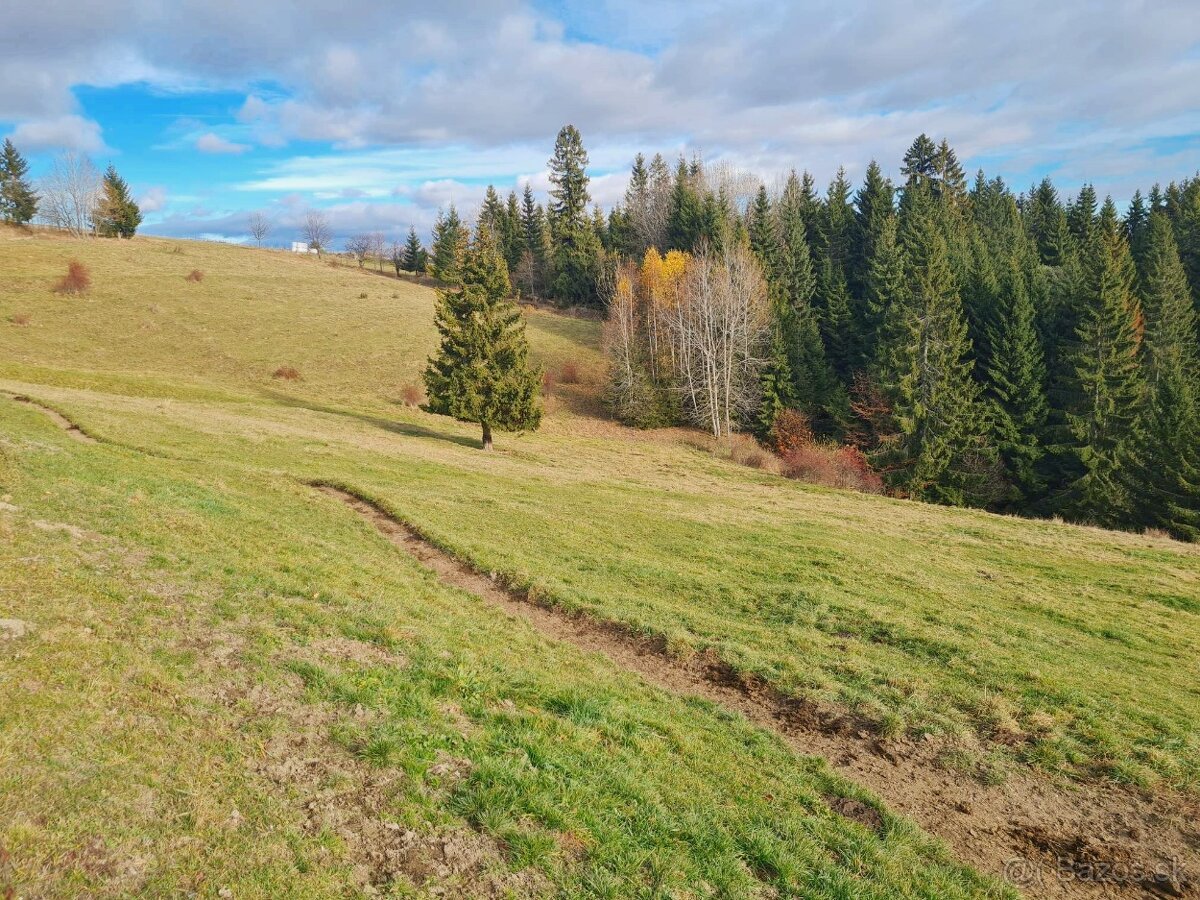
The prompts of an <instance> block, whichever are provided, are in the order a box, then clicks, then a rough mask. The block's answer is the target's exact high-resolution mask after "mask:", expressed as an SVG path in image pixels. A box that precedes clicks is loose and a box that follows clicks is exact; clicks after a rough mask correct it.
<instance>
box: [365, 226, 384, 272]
mask: <svg viewBox="0 0 1200 900" xmlns="http://www.w3.org/2000/svg"><path fill="white" fill-rule="evenodd" d="M367 245H368V255H369V256H370V257H371V259H373V260H375V266H376V267H377V268H378V269H379V271H380V272H382V271H383V261H384V258H385V256H386V254H387V238H386V237H385V236H384V234H383V232H382V231H372V232H371V233H370V235H368V237H367Z"/></svg>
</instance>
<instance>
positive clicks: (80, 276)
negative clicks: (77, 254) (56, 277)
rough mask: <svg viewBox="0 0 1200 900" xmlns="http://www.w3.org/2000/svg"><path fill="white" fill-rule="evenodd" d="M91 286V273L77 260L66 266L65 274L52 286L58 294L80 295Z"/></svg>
mask: <svg viewBox="0 0 1200 900" xmlns="http://www.w3.org/2000/svg"><path fill="white" fill-rule="evenodd" d="M91 286H92V273H91V272H89V271H88V267H87V266H85V265H84V264H83V263H81V262H80V261H79V260H77V259H73V260H71V262H70V263H69V264H68V265H67V274H66V275H64V276H63V277H62V280H61V281H59V282H58V284H56V285H55V286H54V291H55V293H58V294H82V293H83V292H84V291H86V290H87V289H88V288H89V287H91Z"/></svg>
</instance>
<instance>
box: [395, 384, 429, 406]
mask: <svg viewBox="0 0 1200 900" xmlns="http://www.w3.org/2000/svg"><path fill="white" fill-rule="evenodd" d="M400 399H401V400H403V401H404V405H405V406H420V405H421V404H422V403H423V402H424V400H425V392H424V391H422V390H421V389H420V388H419V387H417V386H416V385H415V384H406V385H405V386H404V387H402V388H401V389H400Z"/></svg>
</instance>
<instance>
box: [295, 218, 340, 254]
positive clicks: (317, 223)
mask: <svg viewBox="0 0 1200 900" xmlns="http://www.w3.org/2000/svg"><path fill="white" fill-rule="evenodd" d="M300 231H301V234H303V235H304V239H305V240H306V241H307V242H308V246H309V247H310V248H311V249H313V250H316V251H317V256H320V255H321V251H323V250H325V249H326V248H327V247H328V246H329V244H330V243H331V242H332V241H333V229H332V228H330V227H329V217H328V216H327V215H325V213H323V212H320V211H319V210H315V209H310V210H309V211H308V213H307V215H305V217H304V225H303V226H302V227H301V230H300Z"/></svg>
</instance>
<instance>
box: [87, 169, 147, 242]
mask: <svg viewBox="0 0 1200 900" xmlns="http://www.w3.org/2000/svg"><path fill="white" fill-rule="evenodd" d="M95 224H96V232H97V233H98V234H100V235H102V236H104V237H120V238H131V237H133V236H134V235H135V234H136V233H137V230H138V226H139V225H141V224H142V211H141V210H140V209H138V205H137V204H136V203H134V202H133V197H132V195H131V194H130V192H129V185H128V184H127V183H126V181H125V179H124V178H122V177H121V176H120V175H119V174H117V170H116V169H115V168H114V167H113V166H111V165H110V166H109V167H108V169H107V171H105V173H104V178H103V179H102V180H101V182H100V202H99V204H98V205H97V207H96V214H95Z"/></svg>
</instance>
